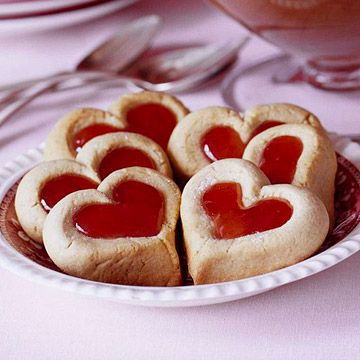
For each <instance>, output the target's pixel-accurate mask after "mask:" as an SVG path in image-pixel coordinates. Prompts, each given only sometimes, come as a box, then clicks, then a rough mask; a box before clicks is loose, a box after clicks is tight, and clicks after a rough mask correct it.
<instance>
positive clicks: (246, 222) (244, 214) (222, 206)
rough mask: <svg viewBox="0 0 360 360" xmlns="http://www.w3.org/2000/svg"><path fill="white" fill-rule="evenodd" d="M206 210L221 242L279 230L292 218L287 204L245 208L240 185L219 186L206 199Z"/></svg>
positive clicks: (272, 202)
mask: <svg viewBox="0 0 360 360" xmlns="http://www.w3.org/2000/svg"><path fill="white" fill-rule="evenodd" d="M202 206H203V208H204V209H205V212H206V213H207V214H208V215H209V216H210V218H211V219H212V221H213V225H214V236H215V237H216V238H217V239H233V238H236V237H240V236H246V235H251V234H255V233H258V232H263V231H267V230H270V229H275V228H278V227H280V226H282V225H284V224H285V223H286V222H287V221H288V220H289V219H290V218H291V215H292V208H291V206H290V205H289V204H288V203H287V202H286V201H283V200H278V199H270V200H261V201H258V202H257V203H255V204H253V205H251V206H249V207H244V205H243V203H242V191H241V186H240V184H239V183H217V184H215V185H213V186H211V187H209V188H208V189H207V190H206V191H205V192H204V194H203V196H202Z"/></svg>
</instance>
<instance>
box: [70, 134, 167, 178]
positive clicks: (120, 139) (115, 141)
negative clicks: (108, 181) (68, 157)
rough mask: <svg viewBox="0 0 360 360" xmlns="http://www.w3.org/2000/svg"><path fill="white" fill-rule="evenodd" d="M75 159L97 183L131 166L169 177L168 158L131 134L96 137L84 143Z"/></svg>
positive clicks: (156, 145)
mask: <svg viewBox="0 0 360 360" xmlns="http://www.w3.org/2000/svg"><path fill="white" fill-rule="evenodd" d="M76 160H77V161H79V162H81V163H83V164H85V165H87V166H88V167H89V168H91V169H92V170H93V171H94V172H95V173H97V174H99V177H100V179H101V180H104V179H105V178H106V177H107V176H108V175H110V174H111V173H112V172H114V171H117V170H121V169H125V168H128V167H133V166H141V167H145V168H148V169H154V170H157V171H159V172H160V173H162V174H163V175H165V176H168V177H172V170H171V166H170V163H169V159H168V158H167V155H166V153H165V152H164V150H163V149H162V148H161V147H160V145H158V144H157V143H155V142H154V141H152V140H151V139H149V138H147V137H145V136H143V135H139V134H134V133H128V132H117V133H115V134H105V135H101V136H98V137H96V138H94V139H92V140H90V141H89V142H88V143H86V144H85V146H84V147H83V148H82V149H81V151H80V152H79V154H78V155H77V157H76Z"/></svg>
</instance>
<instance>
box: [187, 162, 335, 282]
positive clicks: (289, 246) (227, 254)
mask: <svg viewBox="0 0 360 360" xmlns="http://www.w3.org/2000/svg"><path fill="white" fill-rule="evenodd" d="M181 220H182V225H183V234H184V243H185V248H186V254H187V259H188V267H189V272H190V274H191V276H192V278H193V280H194V282H195V284H205V283H214V282H222V281H229V280H237V279H241V278H244V277H249V276H254V275H259V274H263V273H265V272H268V271H272V270H276V269H279V268H282V267H284V266H288V265H292V264H294V263H296V262H298V261H301V260H304V259H305V258H307V257H308V256H310V255H311V254H313V253H314V252H315V251H316V250H317V249H318V248H319V247H320V246H321V244H322V243H323V241H324V240H325V238H326V235H327V233H328V230H329V217H328V214H327V211H326V208H325V206H324V204H323V203H322V202H321V200H320V199H319V198H318V197H317V196H316V195H314V194H313V193H312V192H310V191H309V190H307V189H303V188H300V187H297V186H293V185H288V184H282V185H271V184H270V182H269V180H268V179H267V177H266V176H265V174H264V173H263V172H262V171H261V170H260V169H259V168H258V167H256V166H255V165H254V164H252V163H251V162H249V161H246V160H242V159H224V160H219V161H216V162H214V163H212V164H210V165H208V166H206V167H205V168H203V169H202V170H200V171H199V172H198V173H197V174H195V175H194V176H193V177H192V178H191V179H190V180H189V181H188V183H187V184H186V185H185V187H184V190H183V194H182V201H181Z"/></svg>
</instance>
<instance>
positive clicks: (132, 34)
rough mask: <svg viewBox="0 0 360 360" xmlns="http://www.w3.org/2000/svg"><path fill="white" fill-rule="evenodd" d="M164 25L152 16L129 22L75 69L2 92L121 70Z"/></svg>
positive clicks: (2, 89)
mask: <svg viewBox="0 0 360 360" xmlns="http://www.w3.org/2000/svg"><path fill="white" fill-rule="evenodd" d="M160 25H161V19H160V17H159V16H156V15H150V16H145V17H143V18H140V19H138V20H136V21H133V22H131V23H130V24H128V25H125V26H124V27H123V28H122V30H121V31H120V32H119V33H117V34H115V35H113V36H112V37H111V38H110V39H107V40H106V41H105V42H103V43H102V44H100V45H99V46H98V47H96V48H95V49H94V50H92V51H91V52H90V53H89V54H88V55H86V56H85V57H84V58H83V59H81V60H80V62H79V63H78V64H77V65H76V67H75V68H74V69H73V70H70V71H64V72H59V73H57V74H53V75H50V76H46V77H41V78H37V79H32V80H28V81H21V82H18V83H15V84H11V85H6V86H2V87H0V93H4V94H5V95H7V96H9V95H11V92H12V91H16V90H21V89H26V88H28V87H29V86H32V85H35V84H37V83H39V82H45V81H49V80H54V81H57V80H58V81H60V80H65V79H68V78H72V77H74V76H75V75H76V74H77V73H79V72H89V71H91V72H96V73H97V72H108V73H118V72H119V71H121V70H123V69H124V68H126V67H127V66H128V65H129V64H131V63H133V62H134V61H135V60H136V59H137V58H138V57H139V56H140V55H141V54H142V53H143V52H144V51H145V50H146V49H147V48H148V47H149V46H150V44H151V41H152V40H153V39H154V37H155V34H156V33H157V31H158V30H159V28H160ZM14 94H15V93H14Z"/></svg>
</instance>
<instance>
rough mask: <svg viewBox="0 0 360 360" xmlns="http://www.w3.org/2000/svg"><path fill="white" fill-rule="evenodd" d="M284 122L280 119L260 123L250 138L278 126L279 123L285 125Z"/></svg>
mask: <svg viewBox="0 0 360 360" xmlns="http://www.w3.org/2000/svg"><path fill="white" fill-rule="evenodd" d="M283 124H284V122H283V121H278V120H265V121H263V122H261V123H260V125H258V126H257V127H256V128H255V130H253V132H252V133H251V135H250V139H252V138H253V137H255V136H256V135H258V134H260V133H262V132H263V131H265V130H267V129H270V128H272V127H275V126H278V125H283Z"/></svg>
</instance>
